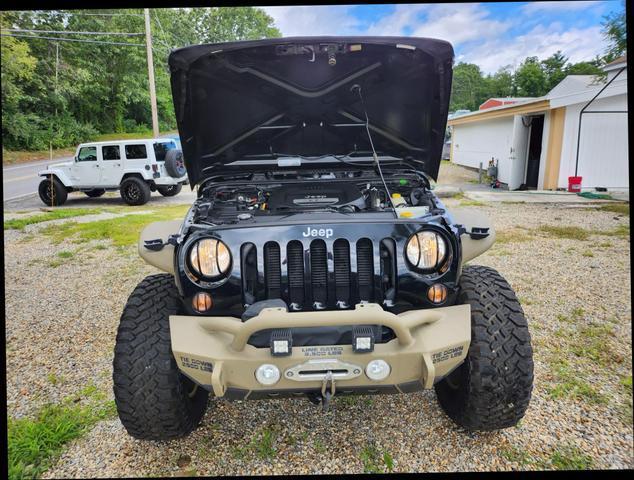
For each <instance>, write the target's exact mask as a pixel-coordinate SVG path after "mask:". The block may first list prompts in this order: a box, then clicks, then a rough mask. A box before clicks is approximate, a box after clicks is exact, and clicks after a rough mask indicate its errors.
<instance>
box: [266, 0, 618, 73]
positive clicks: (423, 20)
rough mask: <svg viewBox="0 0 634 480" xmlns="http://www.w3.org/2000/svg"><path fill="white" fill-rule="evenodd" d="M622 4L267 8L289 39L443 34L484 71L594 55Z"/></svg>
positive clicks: (458, 57) (460, 58)
mask: <svg viewBox="0 0 634 480" xmlns="http://www.w3.org/2000/svg"><path fill="white" fill-rule="evenodd" d="M623 8H624V7H623V4H622V2H621V1H617V0H607V1H555V2H511V3H502V2H500V3H436V4H396V5H394V4H392V5H390V4H385V5H318V6H284V7H262V9H263V10H265V11H266V12H267V13H268V14H269V15H270V16H271V17H273V19H274V20H275V25H276V26H277V27H278V28H279V29H280V30H281V32H282V34H283V35H284V36H285V37H289V36H300V35H305V36H312V35H396V36H399V35H403V36H415V37H431V38H441V39H443V40H447V41H449V42H450V43H451V44H452V45H453V47H454V51H455V62H456V63H458V62H467V63H475V64H476V65H478V66H480V68H481V70H482V71H483V72H484V73H494V72H496V71H497V70H498V69H499V68H502V67H507V66H510V67H511V68H512V69H514V68H516V67H517V66H518V65H519V64H520V63H521V62H522V61H523V60H524V59H525V58H526V57H528V56H537V57H538V58H539V59H540V60H542V59H544V58H546V57H548V56H550V55H552V54H553V53H555V52H556V51H557V50H561V51H562V52H563V53H564V55H566V56H567V57H569V59H570V61H571V62H573V63H576V62H581V61H590V60H592V59H594V57H595V56H596V55H597V54H603V53H604V50H605V48H606V42H605V40H604V39H603V37H602V35H601V28H602V27H601V22H602V21H603V16H604V15H607V14H608V13H610V12H617V11H618V12H620V11H622V9H623Z"/></svg>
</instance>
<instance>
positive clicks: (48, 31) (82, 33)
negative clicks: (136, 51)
mask: <svg viewBox="0 0 634 480" xmlns="http://www.w3.org/2000/svg"><path fill="white" fill-rule="evenodd" d="M2 30H6V31H8V32H29V33H55V34H63V35H68V34H73V35H74V34H80V35H126V36H129V37H135V36H143V35H145V34H144V33H129V32H77V31H70V30H25V29H20V28H3V29H2Z"/></svg>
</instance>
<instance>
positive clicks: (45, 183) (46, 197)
mask: <svg viewBox="0 0 634 480" xmlns="http://www.w3.org/2000/svg"><path fill="white" fill-rule="evenodd" d="M37 193H38V194H39V195H40V200H42V202H44V205H47V206H49V207H57V206H59V205H63V204H64V203H65V202H66V199H67V198H68V192H67V191H66V187H65V186H64V184H63V183H62V182H60V181H59V180H58V179H57V178H56V177H53V178H52V180H51V178H45V179H44V180H42V181H41V182H40V185H39V186H38V188H37Z"/></svg>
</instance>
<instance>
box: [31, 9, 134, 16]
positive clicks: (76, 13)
mask: <svg viewBox="0 0 634 480" xmlns="http://www.w3.org/2000/svg"><path fill="white" fill-rule="evenodd" d="M51 12H52V11H46V12H37V11H36V12H31V13H32V14H35V15H47V14H50V13H51ZM57 12H59V13H60V14H61V15H83V16H86V17H92V16H101V17H119V16H130V17H142V16H143V14H141V13H82V12H64V11H62V10H57Z"/></svg>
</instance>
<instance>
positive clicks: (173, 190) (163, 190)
mask: <svg viewBox="0 0 634 480" xmlns="http://www.w3.org/2000/svg"><path fill="white" fill-rule="evenodd" d="M182 188H183V186H182V185H181V184H180V183H177V184H176V185H167V186H165V187H158V191H159V193H160V194H161V195H163V196H164V197H175V196H176V195H178V194H179V193H181V190H182Z"/></svg>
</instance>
